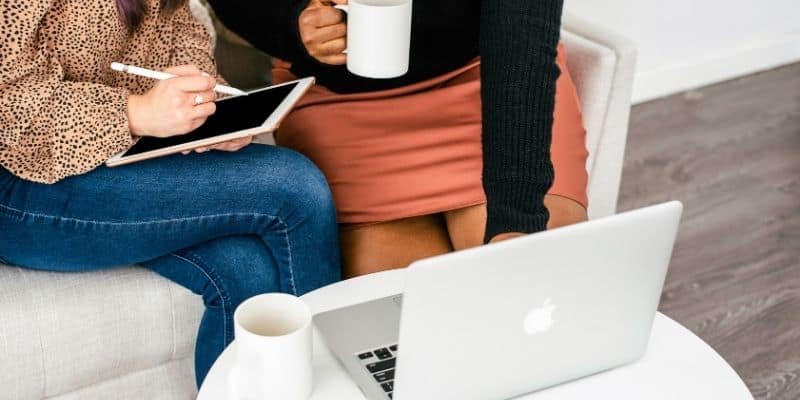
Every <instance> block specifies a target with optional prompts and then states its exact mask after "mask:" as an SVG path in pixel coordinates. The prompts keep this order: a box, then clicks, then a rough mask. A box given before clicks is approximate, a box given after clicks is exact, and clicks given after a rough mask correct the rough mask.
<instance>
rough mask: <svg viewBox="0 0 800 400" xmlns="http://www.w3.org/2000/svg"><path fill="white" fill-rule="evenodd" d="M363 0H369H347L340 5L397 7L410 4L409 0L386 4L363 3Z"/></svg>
mask: <svg viewBox="0 0 800 400" xmlns="http://www.w3.org/2000/svg"><path fill="white" fill-rule="evenodd" d="M365 1H371V0H347V4H342V5H343V6H350V5H353V4H356V5H358V6H360V7H371V8H398V7H406V6H408V5H409V4H411V0H398V1H402V3H400V4H387V5H381V4H368V3H365Z"/></svg>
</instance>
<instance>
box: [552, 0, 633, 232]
mask: <svg viewBox="0 0 800 400" xmlns="http://www.w3.org/2000/svg"><path fill="white" fill-rule="evenodd" d="M562 42H563V43H564V45H565V46H566V48H567V54H568V57H569V60H568V62H567V67H568V68H569V72H570V74H571V76H572V78H573V80H574V81H575V86H576V88H577V91H578V97H579V99H580V103H581V109H582V112H583V117H584V126H585V127H586V131H587V138H586V141H587V143H586V146H587V149H588V150H589V159H588V160H587V165H586V168H587V170H588V172H589V187H588V189H587V190H588V195H589V217H590V218H597V217H602V216H607V215H612V214H614V213H615V212H616V205H617V196H618V193H619V186H620V178H621V174H622V162H623V158H624V155H625V143H626V140H627V135H628V122H629V117H630V108H631V92H632V89H633V76H634V69H635V65H636V46H635V44H634V43H633V42H631V41H629V40H628V39H626V38H624V37H622V36H620V35H618V34H616V33H614V32H611V31H609V30H608V29H605V28H602V27H599V26H596V25H593V24H592V23H589V22H586V21H584V20H582V19H580V18H578V17H575V16H574V15H571V14H569V13H565V14H564V17H563V20H562Z"/></svg>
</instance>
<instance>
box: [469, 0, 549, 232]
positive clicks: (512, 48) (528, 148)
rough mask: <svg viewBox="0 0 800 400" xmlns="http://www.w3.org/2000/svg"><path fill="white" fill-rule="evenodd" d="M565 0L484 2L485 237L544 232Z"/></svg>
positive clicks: (482, 31)
mask: <svg viewBox="0 0 800 400" xmlns="http://www.w3.org/2000/svg"><path fill="white" fill-rule="evenodd" d="M562 8H563V0H483V1H482V4H481V21H480V54H481V81H482V89H481V96H482V99H483V149H484V151H483V163H484V166H483V186H484V190H485V191H486V197H487V208H488V221H487V225H486V234H485V240H487V241H488V240H490V239H491V238H493V237H494V236H495V235H497V234H499V233H504V232H525V233H530V232H537V231H541V230H544V229H545V228H546V226H547V220H548V218H549V215H548V212H547V209H546V208H545V206H544V195H545V194H546V193H547V191H548V190H549V188H550V186H551V185H552V183H553V166H552V163H551V161H550V140H551V132H552V128H553V111H554V107H555V87H556V79H557V78H558V76H559V69H558V66H557V65H556V51H557V46H558V40H559V35H560V25H561V12H562Z"/></svg>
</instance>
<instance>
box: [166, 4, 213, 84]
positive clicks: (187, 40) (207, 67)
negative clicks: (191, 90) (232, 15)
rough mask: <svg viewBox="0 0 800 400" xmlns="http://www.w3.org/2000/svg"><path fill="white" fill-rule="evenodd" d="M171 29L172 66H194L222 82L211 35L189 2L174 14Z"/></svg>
mask: <svg viewBox="0 0 800 400" xmlns="http://www.w3.org/2000/svg"><path fill="white" fill-rule="evenodd" d="M170 27H171V29H173V32H174V36H173V48H172V54H171V57H170V66H178V65H187V64H193V65H196V66H197V68H199V69H200V70H201V71H203V72H205V73H207V74H210V75H212V76H215V77H217V79H218V80H221V78H220V77H219V74H218V72H217V64H216V62H215V61H214V54H213V50H212V49H213V45H212V38H211V35H210V34H209V33H208V31H207V30H206V27H205V26H204V25H203V24H202V23H201V22H200V21H199V20H198V19H197V18H196V17H195V16H194V14H192V11H191V8H190V6H189V4H188V2H187V3H186V4H185V5H183V6H181V7H179V8H178V9H177V10H175V12H174V13H173V14H172V19H171V24H170Z"/></svg>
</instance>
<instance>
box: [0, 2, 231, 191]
mask: <svg viewBox="0 0 800 400" xmlns="http://www.w3.org/2000/svg"><path fill="white" fill-rule="evenodd" d="M148 6H149V12H148V14H147V15H148V16H147V17H146V19H145V21H144V22H143V23H142V25H141V26H140V27H139V28H138V30H137V31H136V32H134V33H133V34H129V33H128V30H127V28H126V27H125V26H124V25H123V24H122V22H121V21H120V19H119V16H118V12H117V7H116V1H115V0H24V1H20V0H0V165H2V166H3V167H5V168H6V169H7V170H8V171H10V172H11V173H13V174H15V175H17V176H18V177H20V178H23V179H27V180H31V181H35V182H41V183H54V182H57V181H58V180H60V179H63V178H65V177H68V176H71V175H78V174H82V173H85V172H88V171H90V170H92V169H94V168H95V167H97V166H98V165H100V164H102V163H103V162H105V161H106V160H107V159H108V158H110V157H111V156H112V155H114V154H116V153H117V152H119V151H122V150H124V149H125V148H126V147H127V146H130V145H131V144H132V143H133V138H132V137H131V134H130V132H129V130H128V121H127V119H126V114H125V110H126V107H127V99H128V96H129V95H130V94H141V93H143V92H145V91H147V90H148V89H149V88H150V87H151V86H152V85H153V83H154V82H153V81H152V80H150V79H147V78H141V77H136V76H133V75H128V74H121V73H117V72H113V71H112V70H111V69H110V65H111V62H113V61H118V62H122V63H125V64H134V65H137V66H141V67H145V68H150V69H155V70H161V69H165V68H168V67H170V66H175V65H183V64H195V65H197V66H198V68H200V69H201V70H203V71H205V72H208V73H209V74H212V75H215V76H216V65H215V64H214V60H213V56H212V54H211V37H210V35H209V33H208V32H207V31H206V30H205V28H204V27H203V26H202V25H201V24H200V23H199V22H198V21H197V20H196V19H195V18H194V16H193V15H192V14H191V11H190V10H189V6H188V5H186V6H183V7H182V8H180V9H178V10H176V11H175V12H174V13H172V14H170V15H168V16H159V15H158V10H159V0H148Z"/></svg>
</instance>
